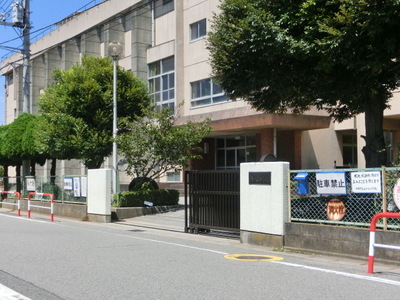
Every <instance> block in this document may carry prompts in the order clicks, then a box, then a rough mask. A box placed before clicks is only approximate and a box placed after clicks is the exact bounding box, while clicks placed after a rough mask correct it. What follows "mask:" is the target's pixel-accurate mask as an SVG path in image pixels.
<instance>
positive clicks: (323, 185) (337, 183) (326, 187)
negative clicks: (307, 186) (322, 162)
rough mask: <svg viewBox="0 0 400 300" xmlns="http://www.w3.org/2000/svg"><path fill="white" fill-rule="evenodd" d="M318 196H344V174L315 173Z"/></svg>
mask: <svg viewBox="0 0 400 300" xmlns="http://www.w3.org/2000/svg"><path fill="white" fill-rule="evenodd" d="M315 178H316V184H317V193H318V194H336V195H337V194H346V174H345V172H324V173H315Z"/></svg>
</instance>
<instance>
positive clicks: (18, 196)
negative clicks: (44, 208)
mask: <svg viewBox="0 0 400 300" xmlns="http://www.w3.org/2000/svg"><path fill="white" fill-rule="evenodd" d="M0 193H1V194H14V195H17V203H16V204H15V203H10V202H4V201H3V202H0V204H8V205H16V206H17V214H18V216H20V215H21V193H20V192H10V191H1V192H0Z"/></svg>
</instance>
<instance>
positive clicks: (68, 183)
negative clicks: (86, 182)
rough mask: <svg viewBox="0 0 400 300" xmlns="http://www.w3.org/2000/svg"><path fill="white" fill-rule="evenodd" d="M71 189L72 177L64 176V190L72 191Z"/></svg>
mask: <svg viewBox="0 0 400 300" xmlns="http://www.w3.org/2000/svg"><path fill="white" fill-rule="evenodd" d="M72 189H73V182H72V178H64V190H65V191H72Z"/></svg>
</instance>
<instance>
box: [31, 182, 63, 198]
mask: <svg viewBox="0 0 400 300" xmlns="http://www.w3.org/2000/svg"><path fill="white" fill-rule="evenodd" d="M37 190H38V191H39V192H40V193H49V194H53V196H54V199H60V198H59V197H60V196H61V189H60V187H59V186H58V185H56V184H54V183H50V182H45V183H43V184H42V185H40V186H39V188H38V189H37Z"/></svg>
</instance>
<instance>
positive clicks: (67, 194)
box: [0, 175, 87, 203]
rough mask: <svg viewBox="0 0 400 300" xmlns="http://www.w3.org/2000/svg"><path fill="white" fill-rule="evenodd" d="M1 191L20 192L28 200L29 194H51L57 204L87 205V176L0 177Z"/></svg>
mask: <svg viewBox="0 0 400 300" xmlns="http://www.w3.org/2000/svg"><path fill="white" fill-rule="evenodd" d="M0 190H12V191H17V190H20V191H21V197H22V198H27V197H28V193H29V192H36V193H50V194H53V195H54V200H55V201H56V202H62V203H64V202H69V203H86V193H87V185H86V176H78V175H71V176H67V175H65V176H56V177H51V178H50V177H40V176H35V177H33V176H26V177H25V178H23V177H0ZM33 200H41V199H40V197H39V198H37V197H36V198H33Z"/></svg>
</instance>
